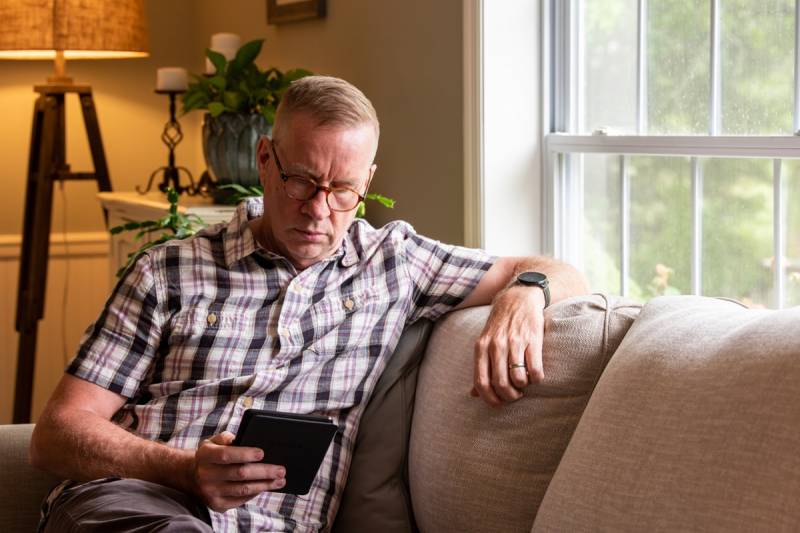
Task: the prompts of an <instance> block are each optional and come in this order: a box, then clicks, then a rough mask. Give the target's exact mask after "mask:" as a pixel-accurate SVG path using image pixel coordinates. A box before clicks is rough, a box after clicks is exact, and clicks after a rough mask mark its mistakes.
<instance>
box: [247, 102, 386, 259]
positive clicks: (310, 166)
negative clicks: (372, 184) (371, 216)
mask: <svg viewBox="0 0 800 533" xmlns="http://www.w3.org/2000/svg"><path fill="white" fill-rule="evenodd" d="M282 126H283V129H282V130H281V138H280V139H279V140H275V141H274V142H270V141H269V140H268V139H266V138H264V139H262V140H261V141H260V143H259V146H258V166H259V175H260V179H261V184H262V185H263V186H264V216H263V218H262V219H261V224H260V227H259V228H258V230H257V233H258V235H257V237H258V238H260V240H261V243H262V245H264V246H266V247H267V248H269V249H271V250H272V251H274V252H277V253H279V254H281V255H283V256H284V257H286V258H287V259H289V260H290V261H291V262H292V264H293V265H294V266H295V267H296V268H298V269H304V268H307V267H309V266H311V265H313V264H314V263H316V262H319V261H321V260H323V259H325V258H326V257H329V256H330V255H332V254H334V253H335V252H336V251H337V250H338V249H339V247H340V246H341V244H342V239H343V238H344V234H345V232H346V231H347V228H348V227H349V226H350V223H351V222H353V218H355V214H356V210H355V209H352V210H350V211H347V212H341V211H333V210H332V209H331V208H330V207H329V206H328V203H327V201H326V193H325V191H322V190H318V191H317V193H316V195H315V196H313V197H312V198H311V199H310V200H306V201H300V200H293V199H292V198H289V197H288V196H287V195H286V193H285V192H284V183H283V180H282V179H281V177H280V174H279V172H278V168H277V165H276V164H275V157H274V155H273V154H277V157H278V159H279V160H280V163H281V166H282V167H283V171H284V172H285V173H286V174H288V175H295V176H302V177H306V178H310V179H312V180H313V181H315V182H316V183H317V184H318V185H324V186H327V187H349V188H351V189H354V190H355V191H357V192H358V193H360V194H362V195H363V194H366V188H367V186H368V184H369V181H370V180H371V179H372V175H373V173H374V172H375V165H374V164H372V160H373V158H374V157H375V149H376V143H377V140H376V138H375V132H374V130H373V129H372V127H371V126H370V125H361V126H356V127H342V126H330V127H329V126H324V127H319V126H316V125H315V124H314V122H313V120H312V119H311V118H310V117H309V116H308V115H306V114H296V115H294V116H292V117H290V121H289V123H288V124H283V125H282ZM273 150H274V152H273Z"/></svg>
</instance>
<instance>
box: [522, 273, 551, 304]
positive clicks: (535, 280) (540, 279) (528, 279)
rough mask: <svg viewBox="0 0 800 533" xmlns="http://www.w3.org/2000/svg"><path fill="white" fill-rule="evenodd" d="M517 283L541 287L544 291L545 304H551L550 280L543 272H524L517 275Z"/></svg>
mask: <svg viewBox="0 0 800 533" xmlns="http://www.w3.org/2000/svg"><path fill="white" fill-rule="evenodd" d="M516 284H517V285H528V286H534V287H539V288H541V289H542V292H543V293H544V306H545V307H547V306H548V305H550V282H549V281H548V280H547V276H545V275H544V274H542V273H541V272H522V273H520V274H519V275H518V276H517V281H516Z"/></svg>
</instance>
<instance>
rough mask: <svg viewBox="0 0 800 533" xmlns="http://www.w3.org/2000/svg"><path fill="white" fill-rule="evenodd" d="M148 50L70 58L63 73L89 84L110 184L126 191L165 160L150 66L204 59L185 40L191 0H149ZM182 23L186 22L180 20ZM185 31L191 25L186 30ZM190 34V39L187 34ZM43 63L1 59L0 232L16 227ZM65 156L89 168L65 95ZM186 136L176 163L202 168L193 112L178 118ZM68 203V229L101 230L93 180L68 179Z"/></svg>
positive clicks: (75, 110) (162, 105)
mask: <svg viewBox="0 0 800 533" xmlns="http://www.w3.org/2000/svg"><path fill="white" fill-rule="evenodd" d="M146 5H147V14H148V19H149V23H150V48H151V55H150V57H148V58H145V59H125V60H116V61H110V60H107V61H74V62H68V64H67V74H68V75H70V76H71V77H72V78H73V79H74V80H75V81H76V82H77V83H89V84H91V86H92V88H93V91H94V96H95V104H96V106H97V112H98V117H99V122H100V130H101V133H102V136H103V144H104V146H105V151H106V157H107V159H108V165H109V172H110V173H111V182H112V185H113V186H114V188H115V189H118V190H130V189H133V187H134V186H135V185H137V184H140V185H144V184H146V181H147V178H148V177H149V175H150V173H151V172H152V171H153V170H154V169H156V168H157V167H159V166H161V165H163V164H165V163H166V157H167V155H166V148H165V147H164V145H163V144H162V143H161V140H160V138H159V136H160V135H161V130H162V128H163V125H164V122H166V120H167V118H168V117H167V113H168V109H167V99H166V97H165V96H161V95H157V94H155V93H154V92H153V89H154V88H155V71H156V68H158V67H160V66H170V65H179V66H180V65H185V66H187V67H190V68H193V69H194V70H198V69H200V68H201V66H202V57H200V53H197V52H196V51H195V50H194V49H193V48H192V47H190V46H187V45H185V44H183V43H184V42H185V40H186V39H187V38H188V37H191V35H193V33H192V32H193V31H194V29H193V27H194V25H193V23H192V21H193V20H194V19H195V17H196V9H194V3H193V2H192V0H169V1H163V0H149V1H148V2H147V4H146ZM182 21H185V22H182ZM190 29H191V31H190ZM187 36H188V37H187ZM52 68H53V67H52V63H50V62H47V61H36V62H33V61H31V62H27V61H25V62H24V61H0V102H2V109H3V114H4V116H3V120H0V161H2V163H3V169H2V172H3V178H4V179H3V181H2V182H3V186H4V191H3V194H2V195H0V234H18V233H19V232H20V231H21V229H22V213H23V206H24V193H25V174H26V172H27V163H28V160H27V158H28V147H29V143H30V131H31V121H32V120H31V119H32V114H33V103H34V100H35V93H34V92H33V85H34V84H37V83H43V82H44V81H45V80H46V78H47V76H49V75H50V74H51V73H52ZM67 102H68V104H67V128H68V131H67V159H68V162H69V163H70V165H71V166H72V168H73V170H76V171H81V170H91V169H92V163H91V158H90V155H89V149H88V144H87V142H86V133H85V130H84V126H83V119H82V117H81V113H80V108H79V106H78V100H77V97H75V96H69V97H68V98H67ZM182 122H183V125H184V134H185V139H184V141H183V143H182V144H181V146H180V147H179V148H178V162H179V163H182V164H185V165H186V166H188V167H189V168H190V169H191V170H193V171H200V170H201V169H202V165H201V164H200V162H201V161H202V154H201V151H200V148H199V143H200V131H199V124H200V121H199V116H191V115H190V116H187V117H186V119H184V120H182ZM64 189H65V196H66V204H67V217H66V219H67V227H66V231H97V230H101V229H102V228H103V218H102V213H101V211H100V208H99V204H98V203H97V201H96V199H95V197H94V192H95V191H96V186H95V185H94V183H88V182H87V183H82V182H69V183H66V184H65V186H64ZM54 206H55V207H54V210H53V231H62V229H63V228H62V225H63V222H62V221H63V213H62V208H63V206H62V199H61V194H60V193H59V192H58V189H57V192H56V195H55V199H54Z"/></svg>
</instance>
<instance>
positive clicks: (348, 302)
mask: <svg viewBox="0 0 800 533" xmlns="http://www.w3.org/2000/svg"><path fill="white" fill-rule="evenodd" d="M344 306H345V307H346V308H347V310H348V311H352V310H353V307H355V306H356V304H355V302H354V301H353V300H351V299H350V298H348V299H347V300H345V301H344Z"/></svg>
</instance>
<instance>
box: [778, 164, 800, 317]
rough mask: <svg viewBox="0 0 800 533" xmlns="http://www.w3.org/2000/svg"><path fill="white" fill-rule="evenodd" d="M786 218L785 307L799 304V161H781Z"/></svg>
mask: <svg viewBox="0 0 800 533" xmlns="http://www.w3.org/2000/svg"><path fill="white" fill-rule="evenodd" d="M782 173H783V183H784V189H783V191H784V194H785V197H784V200H783V208H784V212H785V219H784V220H786V249H785V252H784V255H785V256H786V279H785V282H784V283H785V287H786V297H785V299H784V304H785V306H786V307H791V306H794V305H800V161H797V160H786V161H784V162H783V169H782Z"/></svg>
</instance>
